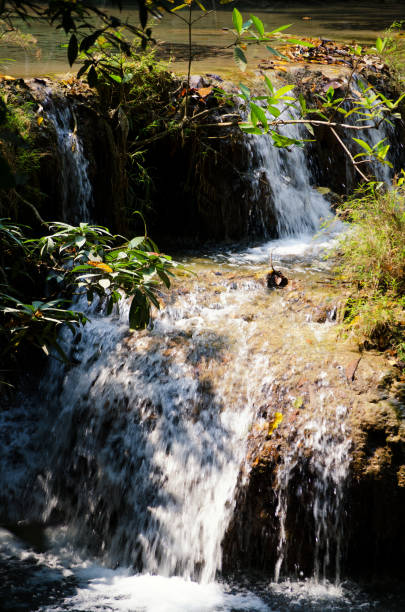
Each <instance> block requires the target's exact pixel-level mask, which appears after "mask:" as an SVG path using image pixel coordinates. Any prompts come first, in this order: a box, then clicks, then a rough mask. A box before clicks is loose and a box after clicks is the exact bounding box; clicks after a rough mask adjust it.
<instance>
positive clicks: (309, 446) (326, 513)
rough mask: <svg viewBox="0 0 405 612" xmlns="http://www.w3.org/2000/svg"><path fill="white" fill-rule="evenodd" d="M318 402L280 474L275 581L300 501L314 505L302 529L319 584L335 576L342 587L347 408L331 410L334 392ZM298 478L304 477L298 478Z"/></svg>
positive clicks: (297, 433) (291, 444)
mask: <svg viewBox="0 0 405 612" xmlns="http://www.w3.org/2000/svg"><path fill="white" fill-rule="evenodd" d="M314 401H316V403H317V406H316V407H315V406H311V409H310V412H309V413H308V412H307V413H306V414H304V415H303V416H301V418H300V419H299V420H298V422H297V424H296V427H295V428H294V431H293V433H292V435H291V439H290V440H289V444H288V446H286V450H285V451H284V452H283V455H282V458H281V463H280V465H279V466H278V468H277V471H276V484H275V489H276V493H277V507H276V516H277V518H278V520H279V537H278V546H277V561H276V566H275V572H274V580H275V582H278V581H279V579H280V575H281V573H282V569H283V564H284V562H285V560H286V557H287V556H288V552H289V535H288V528H287V524H288V520H291V517H290V516H289V513H290V512H291V511H293V512H294V510H292V508H294V506H295V507H296V504H297V503H298V504H299V503H305V504H306V506H307V507H311V506H312V521H311V522H310V524H309V526H308V525H301V526H300V528H301V530H302V531H305V530H306V529H311V530H312V534H311V542H312V547H313V551H312V555H313V577H314V579H315V581H316V582H317V583H318V582H320V581H321V580H322V581H326V579H327V578H328V577H330V576H331V575H332V576H333V578H334V582H335V584H336V585H339V583H340V576H341V557H342V543H343V538H344V530H343V528H344V525H343V494H344V487H345V483H346V481H347V477H348V470H349V465H350V454H349V450H350V447H351V440H350V437H349V435H348V432H347V431H346V422H345V416H346V414H347V410H346V408H345V407H344V406H340V405H338V406H336V407H335V408H334V407H333V392H332V391H328V392H326V391H322V392H320V393H319V395H318V396H317V398H316V400H315V398H314ZM297 474H300V477H299V478H298V479H297ZM304 475H305V478H303V476H304ZM300 500H301V502H300ZM302 500H305V502H304V501H302ZM297 528H299V526H297Z"/></svg>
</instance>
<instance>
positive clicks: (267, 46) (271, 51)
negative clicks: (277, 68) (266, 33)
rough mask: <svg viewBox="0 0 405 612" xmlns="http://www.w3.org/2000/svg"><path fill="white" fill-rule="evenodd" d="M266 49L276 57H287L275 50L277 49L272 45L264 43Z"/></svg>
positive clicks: (286, 58)
mask: <svg viewBox="0 0 405 612" xmlns="http://www.w3.org/2000/svg"><path fill="white" fill-rule="evenodd" d="M266 49H267V51H269V52H270V53H272V55H276V56H277V57H282V58H283V59H285V60H288V57H286V56H285V55H283V53H280V51H277V49H274V48H273V47H270V46H269V45H266Z"/></svg>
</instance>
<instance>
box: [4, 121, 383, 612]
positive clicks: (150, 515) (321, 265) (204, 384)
mask: <svg viewBox="0 0 405 612" xmlns="http://www.w3.org/2000/svg"><path fill="white" fill-rule="evenodd" d="M71 121H72V116H70V115H69V114H68V112H67V111H66V112H65V111H64V110H63V109H62V111H61V112H59V114H58V115H56V114H55V115H54V123H55V127H56V129H57V131H58V134H59V135H60V140H59V141H60V147H61V155H62V156H65V165H66V167H67V168H70V167H71V162H70V161H69V160H70V159H71V157H72V156H71V155H70V153H72V152H73V153H75V154H76V156H77V157H76V159H78V160H79V162H78V163H80V171H79V169H78V168H76V166H75V170H74V172H73V173H71V174H70V175H69V174H67V176H70V179H69V180H70V181H72V180H73V177H75V180H76V181H77V183H78V184H77V185H76V186H75V189H76V190H77V193H76V192H71V196H72V193H73V196H72V197H73V201H74V202H76V203H77V205H78V208H77V213H75V214H77V215H78V216H83V215H87V214H88V209H87V206H88V203H89V202H90V200H91V189H90V183H89V182H88V179H87V181H86V177H85V175H86V164H85V162H84V161H83V157H80V156H81V155H82V148H81V144H80V142H79V141H78V140H77V137H76V136H75V130H74V129H73V130H72V125H71ZM288 129H290V128H288ZM291 129H293V128H291ZM294 129H295V128H294ZM73 137H74V138H75V139H74V138H73ZM72 143H75V147H74V151H72ZM247 146H249V147H250V148H252V147H255V148H256V156H257V157H258V158H259V159H260V160H261V167H260V168H253V169H252V181H255V180H256V178H257V173H260V172H263V171H264V172H266V173H267V175H268V179H269V182H270V184H271V186H272V192H273V196H272V197H273V202H274V206H275V209H276V211H277V219H278V232H279V235H280V238H279V239H278V240H276V241H272V242H268V243H266V244H264V245H261V246H258V247H254V248H249V249H244V250H242V249H234V250H233V251H232V252H230V251H229V252H225V251H223V250H220V249H218V251H217V252H216V253H212V252H210V253H209V254H206V255H203V254H201V256H200V257H198V258H194V259H192V258H188V259H187V260H186V263H187V266H189V268H190V269H191V270H193V271H195V272H196V273H197V276H192V277H190V278H180V279H178V281H177V282H176V283H175V284H174V287H173V289H172V290H170V291H169V292H166V291H162V295H161V299H162V301H163V302H164V304H165V305H164V308H163V309H162V311H161V312H160V313H155V316H154V325H153V327H151V328H150V329H148V330H145V331H144V332H139V333H136V334H132V333H130V332H129V330H128V326H127V309H128V304H127V305H126V306H125V307H124V308H123V309H122V311H121V312H115V313H113V314H112V315H111V316H110V317H106V316H105V315H104V313H103V308H102V305H94V306H93V308H92V311H91V313H90V316H91V323H89V324H88V325H86V326H85V328H84V330H83V331H82V332H81V333H80V334H77V335H76V337H75V338H74V339H73V341H72V338H71V336H70V335H69V334H70V332H67V335H66V338H65V343H66V349H67V351H68V352H69V354H70V357H71V361H72V363H71V365H69V366H66V365H64V364H61V363H60V362H57V361H53V362H52V363H51V364H50V366H49V368H48V370H47V372H46V373H45V375H44V377H43V378H42V380H41V382H40V384H39V386H38V388H37V389H36V390H35V391H33V392H32V393H31V395H30V396H25V397H21V398H19V400H20V402H19V406H18V407H17V408H15V407H10V410H5V411H3V412H2V413H1V414H0V419H1V428H0V431H1V442H2V444H1V447H0V448H1V451H0V463H1V466H2V470H1V478H0V488H1V491H2V498H3V499H4V500H7V501H4V504H7V505H4V516H6V517H7V519H6V521H5V522H6V524H7V527H8V529H7V530H6V529H4V530H2V531H0V572H1V576H2V577H3V583H2V585H3V586H1V587H0V597H2V598H3V600H2V605H3V609H4V610H28V609H29V610H43V611H45V610H46V611H49V612H50V611H54V612H56V611H62V610H71V611H77V610H86V611H88V612H90V611H92V612H93V611H96V610H114V611H115V610H125V611H130V610H131V611H139V612H141V611H142V612H145V611H146V612H172V611H173V612H174V611H176V612H178V611H183V610H184V612H186V611H194V610H195V611H199V612H203V611H207V612H208V611H210V612H211V611H212V612H213V611H229V612H231V611H238V610H239V611H242V610H244V611H254V610H257V611H262V610H263V611H271V610H274V611H276V610H296V609H297V610H298V609H300V610H349V609H357V608H353V605H359V606H361V609H371V608H372V609H381V610H383V609H384V608H383V607H382V608H378V605H379V604H378V602H374V601H370V600H369V599H367V598H365V597H364V595H363V594H362V593H361V592H360V591H359V590H358V589H357V587H354V586H350V585H346V586H344V585H341V583H340V547H341V543H342V538H343V530H342V505H341V502H342V496H343V491H344V483H345V478H346V476H347V470H348V466H349V456H348V448H349V444H350V438H349V436H348V435H347V432H346V431H345V425H344V416H345V411H346V407H345V406H342V405H340V404H339V403H337V402H335V400H334V398H333V393H332V391H331V389H330V388H329V387H328V381H327V380H326V378H325V380H324V382H322V383H321V384H320V385H319V393H318V396H317V398H316V401H315V404H314V406H316V408H315V407H314V414H313V416H312V418H311V419H303V421H302V423H300V427H298V428H297V431H299V432H300V433H299V435H298V437H295V438H294V439H293V440H292V441H291V446H290V450H289V452H288V453H286V455H285V456H284V457H283V460H282V463H281V465H280V467H279V470H278V475H277V482H276V489H277V496H278V504H277V509H276V516H275V520H277V521H278V522H279V524H280V528H279V538H278V550H277V556H278V560H277V563H276V566H275V568H274V576H271V577H270V576H268V577H267V578H263V577H262V578H261V579H260V580H259V579H257V578H256V579H253V578H252V577H251V576H249V575H245V576H239V577H235V578H229V579H227V580H226V581H225V580H224V578H223V577H221V569H222V548H221V543H222V540H223V538H224V535H225V533H226V530H227V527H228V525H229V522H230V520H231V518H232V514H233V512H234V509H235V498H236V491H237V487H238V486H241V481H240V474H241V473H242V474H245V477H246V476H247V472H248V463H247V460H246V443H247V442H246V440H247V437H248V433H249V429H250V427H251V425H252V422H253V419H254V418H255V417H256V415H257V410H258V408H259V407H260V406H261V405H263V404H264V403H265V402H266V401H267V399H268V396H269V390H270V389H271V386H272V383H273V381H274V377H275V375H276V371H277V369H276V366H277V363H278V360H279V359H280V358H279V356H278V354H277V353H278V351H279V349H280V346H281V344H285V343H291V345H292V346H296V347H297V349H296V350H297V352H299V350H300V349H299V348H298V346H299V343H298V339H300V341H301V340H302V338H303V337H305V334H306V333H308V334H312V335H313V336H314V337H315V338H317V341H319V342H320V343H321V342H322V339H323V338H324V337H325V338H326V336H327V333H328V330H329V329H330V327H331V326H332V325H333V323H332V322H327V323H326V324H325V325H324V326H323V327H322V328H320V327H316V325H317V324H316V323H313V322H312V320H311V319H310V318H308V319H305V318H304V319H303V318H300V319H298V318H297V317H295V316H294V314H293V313H292V314H291V313H290V314H287V311H285V309H284V301H283V300H284V298H283V295H282V293H278V292H269V291H267V289H266V288H265V286H264V280H263V279H264V276H265V271H266V269H267V268H268V258H269V254H270V251H272V250H274V261H275V262H277V264H278V265H282V266H283V268H284V269H285V270H287V271H288V274H289V275H291V276H295V277H296V278H299V277H300V276H302V275H303V273H305V275H309V276H311V275H322V274H323V273H324V272H325V270H327V263H325V262H324V261H323V260H322V250H323V249H324V248H325V247H327V246H328V245H329V244H330V243H331V241H333V238H334V233H335V232H336V231H338V230H339V229H340V228H339V227H336V226H335V227H334V228H331V227H330V228H329V230H328V232H325V233H321V234H320V235H319V236H318V238H317V239H315V240H313V235H314V234H315V233H316V232H317V231H318V229H319V226H320V224H321V222H322V221H323V220H324V219H325V218H326V217H327V216H328V215H330V212H329V207H328V204H327V202H326V201H325V200H324V198H323V197H322V196H321V195H320V194H319V193H318V192H317V191H316V190H314V188H313V187H312V186H311V173H310V169H309V167H308V165H307V160H306V159H305V155H304V153H303V152H302V151H295V152H293V153H289V154H286V152H280V151H278V150H276V149H273V148H272V147H271V146H269V145H268V143H266V141H265V139H250V140H249V142H248V144H247ZM69 147H70V152H69V151H68V149H69ZM79 158H80V159H79ZM75 163H76V162H75ZM263 214H265V211H264V213H263ZM320 347H321V344H320ZM320 350H321V349H320ZM305 359H306V355H305V353H304V352H303V351H302V352H301V354H298V353H297V355H296V358H295V362H293V363H291V366H290V367H291V368H294V367H295V366H294V363H298V362H299V361H300V362H301V364H304V365H305ZM308 367H310V366H308ZM308 456H309V457H310V459H309V464H310V465H309V470H310V473H311V475H312V479H313V482H314V483H315V484H314V486H313V487H312V499H311V505H312V512H313V519H314V521H313V522H314V525H315V532H314V534H313V538H314V542H315V546H314V551H313V558H314V574H313V577H312V579H310V580H301V581H299V580H295V581H289V580H288V579H287V580H286V576H285V574H284V575H283V561H284V558H285V555H286V553H287V538H286V517H287V513H288V504H289V499H290V495H291V490H290V484H289V480H290V475H291V473H292V470H293V469H294V468H295V467H296V466H297V464H298V463H299V461H300V460H301V459H303V458H305V457H308ZM242 484H243V478H242ZM303 486H304V483H303ZM331 568H332V570H331ZM331 571H332V573H333V575H334V578H335V579H334V582H332V583H330V582H328V581H327V579H326V576H327V575H329V574H330V572H331ZM281 576H283V581H282V582H279V579H280V577H281ZM23 577H24V578H23ZM273 578H274V581H273ZM27 606H28V607H27ZM358 609H360V608H358Z"/></svg>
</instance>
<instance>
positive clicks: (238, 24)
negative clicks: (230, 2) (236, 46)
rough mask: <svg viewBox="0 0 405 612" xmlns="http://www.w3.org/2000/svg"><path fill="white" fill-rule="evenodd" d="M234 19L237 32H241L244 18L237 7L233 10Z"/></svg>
mask: <svg viewBox="0 0 405 612" xmlns="http://www.w3.org/2000/svg"><path fill="white" fill-rule="evenodd" d="M232 21H233V25H234V26H235V30H236V31H237V33H238V34H241V32H242V27H243V18H242V15H241V14H240V12H239V11H238V9H237V8H234V9H233V11H232Z"/></svg>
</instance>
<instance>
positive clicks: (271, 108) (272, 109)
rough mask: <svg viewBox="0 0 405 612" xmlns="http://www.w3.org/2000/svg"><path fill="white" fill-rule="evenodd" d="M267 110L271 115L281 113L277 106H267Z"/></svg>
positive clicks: (275, 115)
mask: <svg viewBox="0 0 405 612" xmlns="http://www.w3.org/2000/svg"><path fill="white" fill-rule="evenodd" d="M267 110H268V111H269V113H271V114H272V115H273V117H276V118H277V117H279V116H280V114H281V111H280V109H279V108H277V106H268V107H267Z"/></svg>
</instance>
